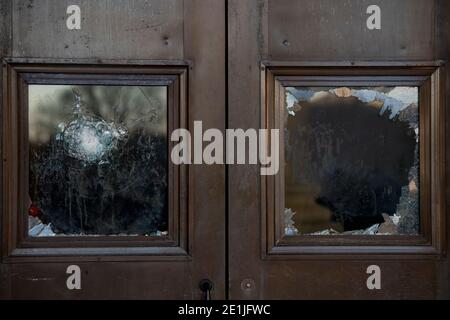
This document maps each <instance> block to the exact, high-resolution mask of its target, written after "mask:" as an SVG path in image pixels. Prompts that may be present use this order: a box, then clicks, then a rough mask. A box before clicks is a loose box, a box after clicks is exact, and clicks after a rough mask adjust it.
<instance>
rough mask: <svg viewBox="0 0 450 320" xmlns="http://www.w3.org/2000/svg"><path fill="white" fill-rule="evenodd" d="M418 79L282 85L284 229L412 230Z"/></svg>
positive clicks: (416, 222)
mask: <svg viewBox="0 0 450 320" xmlns="http://www.w3.org/2000/svg"><path fill="white" fill-rule="evenodd" d="M418 100H419V89H418V87H340V88H338V87H287V88H286V109H285V119H284V121H285V151H284V152H285V167H284V168H285V211H284V231H285V234H286V235H287V236H292V235H301V234H305V235H335V234H336V235H339V234H345V235H416V234H418V233H419V231H420V218H419V103H418Z"/></svg>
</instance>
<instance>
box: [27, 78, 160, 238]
mask: <svg viewBox="0 0 450 320" xmlns="http://www.w3.org/2000/svg"><path fill="white" fill-rule="evenodd" d="M28 96H29V101H28V106H29V114H28V119H29V120H28V125H29V182H30V184H29V185H30V187H29V212H28V213H29V218H28V219H29V220H28V221H29V230H28V233H29V236H32V237H40V236H94V235H97V236H101V235H110V236H112V235H117V236H120V235H133V236H138V235H142V236H162V235H166V234H167V228H168V159H167V153H168V150H167V88H166V87H165V86H101V85H100V86H94V85H92V86H91V85H85V86H69V85H29V87H28Z"/></svg>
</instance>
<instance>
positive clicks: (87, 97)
mask: <svg viewBox="0 0 450 320" xmlns="http://www.w3.org/2000/svg"><path fill="white" fill-rule="evenodd" d="M68 5H70V3H69V2H68V1H63V2H61V1H41V2H29V1H15V2H13V4H12V2H9V1H2V3H1V9H2V10H1V14H2V25H1V26H2V27H1V28H2V29H1V31H2V38H1V39H2V43H1V48H2V52H1V53H2V57H9V58H8V59H7V60H5V62H4V67H3V70H2V73H3V76H4V77H3V78H2V79H3V82H2V93H3V98H4V99H3V100H2V111H3V112H2V119H8V121H5V122H4V123H3V135H2V138H3V139H2V141H3V142H2V145H3V152H2V155H3V156H4V157H5V162H4V166H3V169H2V177H3V184H2V196H3V198H2V200H4V201H2V264H1V275H2V276H1V280H0V296H1V297H2V298H30V299H35V298H57V299H61V298H66V299H72V298H89V299H92V298H97V299H119V298H122V299H200V298H201V296H202V293H201V291H200V289H199V282H200V280H202V279H210V280H211V281H212V282H213V283H214V288H213V291H212V293H211V295H212V297H213V298H214V299H220V298H224V297H225V282H224V281H225V170H224V167H223V166H201V165H197V166H192V167H187V166H174V165H172V164H171V162H169V157H170V152H169V151H170V150H171V147H172V145H173V143H171V142H170V136H168V135H167V136H166V138H164V139H162V140H161V139H160V138H158V137H163V136H164V135H165V134H169V133H171V132H172V131H173V130H174V129H176V128H178V127H182V128H188V129H189V128H190V127H191V125H192V124H193V121H194V120H202V121H203V127H204V128H207V127H214V128H218V129H220V130H222V129H223V128H224V126H225V120H224V119H225V77H224V76H223V75H224V73H225V69H224V67H225V4H224V2H223V1H211V2H210V3H209V5H208V7H206V6H204V3H203V2H202V1H181V0H180V1H178V0H174V1H151V2H148V1H132V2H131V3H130V2H129V1H127V2H126V5H125V2H124V4H123V5H117V4H116V3H115V2H114V4H113V3H112V2H111V1H81V2H79V3H78V5H79V7H80V9H81V17H82V19H81V29H80V30H68V29H67V27H66V19H67V17H68V15H67V14H66V9H67V6H68ZM3 17H4V18H5V19H3ZM4 21H12V25H8V24H7V23H4ZM205 24H206V25H208V29H205V28H204V26H205ZM210 32H213V33H214V37H213V38H212V37H211V36H210ZM8 34H9V35H10V36H9V37H8ZM12 39H14V40H12ZM12 79H19V81H18V82H16V81H15V80H12ZM36 86H39V87H36ZM55 86H57V87H55ZM58 86H59V87H58ZM61 86H62V88H61ZM64 86H66V87H64ZM95 86H97V87H95ZM110 86H115V90H113V88H111V87H110ZM120 86H122V87H123V88H125V87H126V88H127V89H125V90H122V91H126V92H125V93H124V94H123V95H122V98H121V99H122V101H121V103H122V104H123V99H125V101H128V103H127V105H126V106H124V107H120V106H117V105H118V104H119V105H120V103H118V102H117V99H115V98H114V96H117V95H118V93H119V92H120V90H119V89H118V88H120ZM139 86H140V87H139ZM152 88H153V89H152ZM155 88H156V89H158V88H160V89H161V90H165V93H163V94H160V95H161V96H162V97H163V100H164V97H167V100H166V101H162V100H161V101H162V102H161V101H159V107H160V109H158V110H160V112H159V113H158V112H157V113H155V114H154V116H155V117H157V118H160V119H162V120H161V121H163V119H164V118H166V119H167V122H166V123H164V121H163V122H161V123H159V124H155V123H154V121H153V122H152V121H151V119H150V118H149V119H147V120H145V119H146V116H145V115H146V114H147V115H148V113H147V111H148V110H149V109H151V106H153V105H155V104H158V101H156V100H157V95H158V94H159V93H158V92H155ZM37 89H39V90H37ZM67 89H69V90H67ZM58 90H59V91H58ZM105 90H106V91H105ZM127 90H128V91H127ZM130 90H131V91H130ZM152 90H153V91H152ZM36 92H37V93H38V96H39V94H40V95H44V97H36ZM127 92H128V93H127ZM133 92H134V93H133ZM122 93H123V92H122ZM78 94H80V95H81V96H82V97H81V98H82V100H83V101H84V103H85V104H86V106H84V107H83V106H82V107H80V108H79V109H80V110H81V111H80V110H78V109H77V108H78V107H77V106H76V104H75V106H73V105H72V106H71V104H70V103H69V106H68V109H67V110H66V111H67V112H66V113H64V112H62V109H64V108H63V107H64V106H65V105H66V104H67V103H66V102H72V101H74V99H76V96H77V95H78ZM26 97H28V98H30V99H26ZM46 97H47V98H48V99H49V100H50V101H51V103H49V102H48V101H47V103H44V106H42V105H39V103H36V99H40V100H39V101H41V102H42V101H46V100H45V99H46ZM99 97H103V98H99ZM124 97H125V98H124ZM127 97H128V100H127ZM58 99H67V100H66V101H65V102H63V101H64V100H63V101H61V100H58ZM119 100H120V99H119ZM108 101H109V102H108ZM155 101H156V102H155ZM41 104H42V103H41ZM58 104H62V105H63V106H62V107H61V108H58ZM92 105H94V107H93V106H92ZM211 105H215V106H216V107H215V108H211V107H210V106H211ZM102 106H103V107H102ZM133 106H134V107H133ZM146 106H147V107H146ZM164 107H165V108H164ZM98 108H100V109H98ZM121 108H122V109H121ZM119 109H120V110H121V111H120V112H118V113H116V115H114V114H113V113H114V112H116V111H118V110H119ZM30 110H31V111H32V113H30V114H29V115H30V116H29V117H28V116H27V115H28V112H27V111H30ZM35 110H37V111H35ZM52 110H53V111H52ZM77 110H78V111H77ZM112 110H113V111H114V112H113V113H111V111H112ZM139 110H140V111H139ZM58 112H59V113H58ZM161 112H162V113H161ZM119 113H122V116H119ZM133 113H134V114H135V115H137V118H136V117H135V118H136V119H135V120H136V121H138V122H139V123H141V124H142V125H137V122H135V121H131V122H129V123H128V125H129V126H126V125H125V127H123V126H122V125H121V124H120V123H121V122H122V124H124V123H126V122H127V121H126V119H131V118H132V117H133ZM57 114H59V116H57ZM165 114H166V115H167V117H166V115H165ZM44 116H46V117H44ZM47 116H50V117H47ZM115 116H117V117H115ZM52 117H54V118H55V121H54V123H53V122H50V123H46V125H49V127H48V128H50V129H49V130H50V131H49V132H47V133H45V132H44V131H43V129H42V128H43V127H42V125H43V123H41V124H36V122H35V121H37V122H39V119H41V120H42V119H44V120H45V119H47V118H50V119H51V118H52ZM130 117H131V118H130ZM152 117H153V116H152ZM119 118H120V119H121V121H118V120H117V119H119ZM29 119H30V121H31V122H30V123H29V122H28V120H29ZM58 119H59V120H61V121H59V120H58ZM124 119H125V121H123V120H124ZM152 119H153V118H152ZM56 120H58V121H56ZM116 120H117V121H116ZM144 120H145V121H144ZM52 123H53V124H52ZM10 124H11V125H10ZM29 124H30V125H31V127H30V126H29ZM60 124H61V126H60ZM36 125H38V127H36ZM146 126H147V127H146ZM148 126H150V127H151V128H150V129H149V127H148ZM132 127H134V128H138V127H140V128H141V129H142V130H144V131H145V132H147V134H148V135H150V138H151V139H150V138H149V139H144V140H145V141H147V142H148V141H150V142H149V143H150V144H152V143H153V144H155V143H156V145H153V147H155V148H156V149H158V147H157V145H158V146H159V149H161V152H157V153H158V154H159V156H161V157H160V158H159V160H156V162H155V161H153V165H152V168H144V167H145V165H144V167H141V169H140V170H144V171H143V172H141V174H139V172H135V171H133V170H135V169H136V168H137V167H139V165H138V163H141V164H143V163H147V162H145V161H144V162H142V161H138V160H139V159H141V158H142V157H144V158H146V159H147V160H148V161H150V160H151V159H148V157H146V154H145V152H144V153H142V152H143V150H145V146H147V147H149V145H148V144H145V141H144V142H143V138H142V137H143V136H144V134H143V132H144V131H142V130H141V133H142V134H137V136H135V138H136V139H135V138H133V135H135V134H134V133H133V131H134V132H135V133H137V132H138V131H139V130H138V131H135V130H134V129H133V128H132ZM145 128H147V129H148V130H147V129H145ZM35 129H36V130H35ZM55 130H56V131H55ZM58 130H59V131H61V132H57V131H58ZM77 130H78V131H80V130H84V131H83V132H84V133H88V134H87V135H86V134H84V135H80V134H79V132H78V135H77ZM152 130H159V132H160V134H161V135H160V134H157V133H156V131H152ZM88 131H89V132H90V133H89V132H88ZM27 132H28V133H30V138H32V139H31V140H30V141H29V140H28V135H27ZM151 132H153V133H151ZM115 133H116V134H115ZM49 135H50V136H51V140H48V139H47V138H45V137H46V136H49ZM77 137H78V138H79V139H78V138H77ZM83 137H84V138H86V137H90V138H89V139H87V140H86V139H85V140H80V139H81V138H83ZM139 137H140V138H139ZM53 138H54V139H53ZM40 139H41V140H42V139H43V140H42V141H44V140H45V141H51V143H52V146H51V147H48V145H47V147H46V146H45V144H44V146H42V144H38V145H36V144H33V143H34V142H36V141H38V142H39V141H41V140H40ZM97 140H98V141H97ZM33 141H34V142H33ZM42 141H41V142H42ZM45 141H44V142H45ZM71 141H72V142H71ZM132 141H135V142H136V144H135V145H134V146H135V147H136V146H144V147H136V148H135V149H134V151H132V150H131V149H130V150H129V151H128V152H127V153H128V154H127V157H126V160H124V159H125V158H124V159H123V160H124V161H125V162H122V164H120V165H119V167H120V168H121V169H120V170H124V171H126V173H124V176H122V178H124V177H125V176H127V174H128V175H130V174H132V173H133V172H134V173H135V174H136V175H135V176H134V177H131V176H127V177H128V178H127V179H125V180H124V181H119V180H120V179H119V180H118V177H119V176H118V175H117V173H118V172H119V171H120V170H119V171H117V170H115V171H114V172H110V174H109V175H106V176H105V175H102V173H101V171H102V170H103V169H107V167H108V166H110V165H111V164H113V163H114V161H115V160H113V158H114V157H115V156H116V155H115V154H114V152H115V151H114V149H123V148H124V146H126V145H127V144H128V145H130V147H131V146H132V144H130V142H132ZM158 141H160V143H158ZM28 142H32V148H34V149H31V151H32V152H29V149H28V148H27V146H28ZM97 142H98V143H97ZM165 143H167V147H164V144H165ZM58 144H59V145H58ZM121 144H123V145H121ZM99 146H100V147H101V148H100V147H99ZM105 146H106V147H105ZM103 147H105V148H103ZM36 148H39V150H38V151H39V152H36V151H37V150H36ZM125 149H126V148H125ZM132 149H133V148H132ZM156 149H155V150H156ZM159 149H158V150H159ZM52 150H53V151H52ZM55 150H56V151H55ZM58 150H59V151H58ZM49 152H50V153H49ZM52 152H54V153H52ZM55 152H56V153H55ZM29 153H32V155H33V156H36V157H35V158H33V157H32V158H31V160H30V161H29ZM59 153H63V154H66V155H68V156H70V158H71V160H70V161H72V162H68V161H66V160H67V159H66V160H64V159H63V161H62V162H61V161H60V162H61V163H63V164H64V166H65V167H64V166H62V167H61V168H60V169H61V170H59V171H58V169H55V168H51V169H52V170H50V171H51V172H50V171H48V169H49V168H48V167H47V168H46V167H45V166H40V165H38V164H37V162H39V161H40V160H42V159H44V158H46V157H47V158H48V157H49V156H50V157H58V154H59ZM52 154H53V155H52ZM151 154H152V152H150V155H151ZM153 154H154V153H153ZM147 155H148V154H147ZM108 158H109V159H108ZM130 158H132V159H134V160H136V161H134V165H131V167H132V168H128V169H126V166H127V165H126V164H125V163H128V161H130ZM60 160H61V159H60ZM116 160H117V158H116ZM147 160H146V161H147ZM154 160H155V159H154ZM36 161H37V162H36ZM73 161H75V162H73ZM44 162H45V163H46V162H48V161H44ZM93 162H95V166H93ZM100 162H101V163H102V164H103V165H105V166H106V167H104V168H103V169H102V168H100ZM27 163H30V165H32V166H34V169H33V170H32V171H31V175H29V174H28V170H27V168H28V166H27ZM80 164H81V165H80ZM166 166H167V170H165V169H164V167H166ZM56 167H57V166H56ZM157 167H160V169H158V168H157ZM92 168H95V170H94V171H90V170H91V169H92ZM53 169H54V170H53ZM36 170H37V171H36ZM72 170H75V171H76V172H77V174H75V175H73V178H74V179H75V180H74V181H73V182H74V184H72V185H71V186H70V187H68V188H65V186H66V184H64V183H63V185H61V184H60V183H59V182H58V179H56V180H55V179H54V178H55V176H54V174H56V175H57V176H58V174H59V175H61V177H62V178H64V176H65V175H70V174H71V173H70V172H71V171H72ZM151 170H156V171H153V173H155V175H154V176H153V177H150V176H148V174H150V175H151V173H150V172H151ZM107 171H108V169H107ZM58 172H59V173H58ZM164 172H165V175H166V178H164V174H163V173H164ZM156 173H157V174H156ZM47 174H50V176H48V177H47V178H49V179H50V180H49V179H47V178H45V175H47ZM145 175H147V177H145ZM156 176H158V177H156ZM36 177H41V178H42V177H44V178H42V179H41V178H39V179H38V180H37V182H36V181H35V182H34V184H31V185H32V188H33V189H34V190H33V191H34V192H33V196H32V197H31V198H32V199H30V198H29V197H28V196H27V193H28V188H29V183H28V181H29V179H28V178H30V179H34V178H36ZM83 177H84V178H83ZM69 178H70V177H69ZM94 178H95V179H94ZM105 178H106V180H105ZM52 179H53V180H52ZM79 179H81V180H83V181H81V180H79ZM69 180H70V179H69ZM141 180H145V181H146V182H144V184H141V183H138V184H133V183H131V182H133V181H141ZM165 180H167V183H165V182H164V181H165ZM48 181H53V182H55V183H56V184H53V185H52V184H49V183H48ZM141 182H143V181H141ZM127 183H131V184H129V185H128V186H127V188H125V189H126V190H131V189H133V188H134V187H136V188H135V190H134V191H132V192H131V193H132V196H131V197H125V196H124V195H125V193H126V192H125V193H124V191H123V190H122V188H121V187H122V186H125V185H126V184H127ZM149 183H150V184H149ZM153 183H154V184H153ZM58 184H59V186H58ZM151 184H153V187H155V188H153V187H152V186H151ZM131 185H133V186H134V187H132V186H131ZM157 185H158V186H159V187H156V186H157ZM99 186H101V190H102V191H101V192H102V193H103V194H105V192H107V190H110V191H111V192H112V194H113V195H112V197H121V196H118V194H121V195H122V196H123V197H122V199H125V198H126V199H127V200H126V201H125V202H122V204H121V205H120V204H119V203H120V201H117V198H116V200H112V202H111V206H109V207H108V205H106V202H104V201H103V200H100V199H91V200H88V199H90V198H92V197H90V195H92V193H93V191H92V190H94V189H95V190H96V192H98V190H99V189H98V188H99ZM130 187H131V189H130ZM92 188H94V189H92ZM46 189H47V190H46ZM56 189H61V190H60V191H61V192H60V193H61V197H62V198H61V199H58V196H56V195H57V194H59V193H54V194H53V195H52V190H53V191H55V190H56ZM150 189H152V190H153V191H154V192H153V191H152V192H150V191H149V190H150ZM164 190H166V191H164ZM16 191H17V192H16ZM72 191H74V192H75V193H76V195H77V196H74V197H72V194H71V192H72ZM158 194H159V195H160V196H159V197H158V196H157V195H158ZM49 195H50V198H49V197H48V196H49ZM67 199H69V200H67ZM71 199H73V201H72V200H71ZM131 199H134V200H132V201H131V202H130V200H131ZM158 199H159V200H158ZM164 199H167V200H166V201H165V200H164ZM30 202H31V203H32V206H31V210H30V207H29V205H30ZM37 204H39V205H37ZM58 204H60V205H58ZM148 206H149V207H148ZM61 208H65V210H66V211H69V213H70V212H73V213H74V215H73V216H71V218H70V219H69V218H67V217H66V218H67V219H66V218H64V215H63V214H62V213H63V212H59V211H58V210H61ZM108 208H109V209H108ZM120 208H122V209H123V210H121V209H120ZM145 208H147V209H145ZM149 208H150V209H152V210H153V211H155V210H156V211H158V212H159V213H158V214H156V215H155V214H154V213H153V214H152V215H149V214H145V212H147V213H148V212H149V210H150V209H149ZM158 208H159V209H158ZM43 210H45V211H46V212H45V214H42V213H41V214H40V213H39V211H43ZM136 210H138V211H142V212H144V215H139V214H135V213H136V212H137V211H136ZM63 211H64V210H63ZM58 212H59V213H58ZM133 212H134V213H133ZM29 213H32V214H34V213H36V215H37V217H38V218H37V219H42V220H40V221H39V220H37V223H36V221H34V222H33V223H35V224H36V225H35V227H42V226H44V227H46V228H47V229H46V231H50V232H49V233H45V232H44V233H40V234H41V235H46V237H30V236H29V234H28V219H29V218H28V214H29ZM75 213H77V214H75ZM80 213H83V214H81V215H80ZM90 214H92V216H91V215H90ZM136 215H137V216H141V218H142V219H141V218H139V219H137V220H136V219H135V218H136ZM132 216H133V217H132ZM156 216H160V217H161V219H159V220H158V219H157V218H156ZM96 217H97V218H96ZM125 217H128V218H126V219H125V220H123V218H125ZM92 218H94V220H91V219H92ZM129 218H131V219H132V220H130V219H129ZM155 218H156V220H158V221H159V222H157V221H156V220H155ZM30 219H31V218H30ZM96 219H97V220H96ZM98 219H99V220H98ZM119 221H121V222H120V223H119ZM150 221H154V222H156V224H157V225H158V226H161V227H162V228H163V229H166V227H167V231H166V230H162V229H161V230H157V229H158V228H156V229H155V228H153V229H154V230H153V231H151V230H150V229H152V228H150V229H149V228H148V227H149V226H150V225H151V224H152V223H151V222H150ZM120 225H121V226H120ZM117 227H118V228H117ZM155 227H156V225H155ZM82 229H83V230H82ZM133 230H134V231H133ZM147 230H148V231H150V232H147ZM37 233H39V232H37ZM52 233H56V234H57V235H55V236H53V235H52ZM63 234H64V235H63ZM94 234H95V236H92V235H94ZM111 234H114V236H111ZM108 235H109V236H108ZM71 265H75V266H79V267H80V270H81V289H80V290H69V289H68V287H67V285H66V281H67V279H68V277H69V276H70V274H68V273H66V271H67V268H68V267H69V266H71Z"/></svg>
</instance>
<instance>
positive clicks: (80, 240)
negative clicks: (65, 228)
mask: <svg viewBox="0 0 450 320" xmlns="http://www.w3.org/2000/svg"><path fill="white" fill-rule="evenodd" d="M187 72H188V63H186V62H183V61H181V62H165V61H164V62H157V61H152V62H145V61H136V62H133V61H126V63H125V64H123V63H116V62H114V61H111V62H102V63H99V62H98V61H97V62H96V61H92V62H85V61H83V62H79V63H77V62H74V61H70V62H67V61H59V60H57V59H51V60H35V61H32V60H26V59H4V61H3V84H4V85H3V106H4V109H3V114H2V115H3V116H2V128H3V136H2V155H3V179H2V190H3V208H2V229H1V230H2V243H3V246H2V259H3V261H4V262H17V261H28V260H29V259H31V260H30V261H34V262H35V261H36V259H38V260H42V261H53V260H56V261H60V260H65V259H67V258H68V257H77V260H83V261H84V260H88V261H89V260H92V259H95V261H99V260H102V261H103V260H112V261H122V260H123V261H129V260H163V261H166V260H186V259H188V260H189V259H190V256H189V242H190V241H189V237H191V236H192V232H190V230H189V226H192V224H191V223H189V219H191V218H192V215H191V214H189V207H190V206H189V203H188V201H189V197H188V190H192V187H191V186H190V179H188V177H189V172H188V168H187V167H186V166H177V165H174V164H173V163H172V162H171V161H170V152H171V150H172V147H173V146H174V144H175V143H174V142H172V141H170V133H171V132H172V131H173V130H174V129H176V128H188V111H187ZM30 84H50V85H52V84H55V85H58V84H60V85H153V86H166V87H167V98H168V104H167V106H168V112H167V114H168V115H167V117H168V136H167V139H168V142H167V147H168V148H167V152H168V182H169V183H168V219H169V221H168V222H169V225H168V235H167V236H148V237H146V236H114V237H108V236H95V237H89V236H74V237H72V236H71V237H65V236H60V237H59V236H54V237H29V236H28V222H27V219H28V218H27V217H28V214H27V208H26V204H27V202H28V201H27V195H28V188H29V182H28V175H29V172H28V160H29V159H28V152H29V150H28V149H29V145H28V85H30ZM94 256H95V257H94Z"/></svg>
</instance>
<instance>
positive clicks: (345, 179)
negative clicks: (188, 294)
mask: <svg viewBox="0 0 450 320" xmlns="http://www.w3.org/2000/svg"><path fill="white" fill-rule="evenodd" d="M371 5H377V7H378V8H375V9H374V8H373V6H372V8H370V7H371ZM378 9H379V13H380V15H379V18H380V19H381V24H380V25H379V26H380V27H381V29H379V28H378V26H373V23H376V21H374V20H372V18H374V16H373V14H374V13H375V12H376V11H377V10H378ZM374 10H375V11H374ZM449 12H450V8H449V6H448V2H447V1H425V0H411V1H384V0H380V1H356V0H355V1H353V0H349V1H332V0H329V1H328V0H323V1H308V0H301V1H294V0H277V1H256V0H255V1H252V0H249V1H240V0H233V1H228V25H229V33H228V41H229V54H228V79H229V80H228V89H229V91H228V97H229V109H228V119H229V121H228V127H230V128H267V129H278V130H279V134H280V139H279V140H278V141H279V150H280V171H279V173H278V174H277V175H275V176H260V172H259V167H257V166H251V165H241V166H231V167H230V168H229V185H228V193H229V199H228V204H229V205H228V207H229V226H228V228H229V238H228V241H229V273H230V276H229V279H230V283H229V287H230V292H229V297H230V298H232V299H260V298H263V299H324V298H330V299H357V298H364V299H407V298H424V299H435V298H448V297H449V282H448V275H449V269H448V257H447V253H446V248H447V247H448V237H446V234H447V233H448V230H449V227H448V226H449V224H448V220H449V219H446V217H448V214H447V213H446V212H447V211H448V210H447V208H448V206H447V205H446V199H448V192H446V189H445V177H446V176H448V173H447V171H446V168H448V157H447V160H445V151H444V149H445V146H446V145H448V143H446V142H445V141H447V140H446V139H448V134H447V135H445V133H444V132H445V130H444V129H445V124H446V123H448V122H449V121H446V120H445V119H446V118H447V117H448V115H447V113H446V112H445V110H448V101H449V100H448V94H449V89H448V88H449V85H448V83H449V81H448V75H447V73H446V71H445V63H444V62H442V61H440V60H448V58H449V52H448V45H449V33H448V30H449V27H448V13H449ZM375 14H377V13H375ZM368 20H369V21H368ZM446 21H447V22H446ZM446 80H447V81H446ZM445 83H447V84H445ZM400 91H403V92H407V91H408V92H410V93H412V95H409V94H406V96H410V97H411V98H412V97H414V99H413V100H414V101H413V100H410V101H404V102H399V104H398V106H399V108H398V109H395V108H394V109H392V106H393V105H392V104H391V102H392V103H394V104H395V102H394V100H395V99H400V100H402V99H403V98H399V96H397V97H396V98H394V100H390V102H389V101H387V100H386V97H394V96H396V93H397V92H400ZM366 94H368V95H366ZM404 97H405V96H404ZM446 97H447V99H445V98H446ZM388 100H389V99H388ZM445 100H447V102H445ZM383 106H384V107H383ZM383 108H384V109H383ZM405 109H409V111H412V110H413V109H414V110H415V111H413V113H414V114H415V116H414V117H415V120H414V121H415V122H414V123H413V122H411V118H409V120H406V119H405V118H404V117H403V115H404V114H405V111H404V110H405ZM352 110H353V111H352ZM366 111H367V112H368V113H366ZM369 114H371V115H372V116H370V115H369ZM370 119H372V120H370ZM405 120H406V122H405ZM372 121H373V122H372ZM385 125H386V126H385ZM388 127H392V129H393V131H391V129H388ZM395 127H397V129H399V128H400V127H402V128H403V129H399V130H400V131H397V129H395ZM402 130H406V131H409V130H416V131H415V132H416V133H415V134H412V133H410V134H406V136H409V137H410V138H413V137H414V136H416V140H414V138H413V139H412V140H410V142H407V141H406V140H402V139H401V138H400V136H402V135H403V134H402V133H401V131H402ZM394 131H395V132H397V133H400V136H397V134H396V133H394ZM404 132H405V131H404ZM410 132H411V131H410ZM447 132H448V131H447ZM406 136H404V137H406ZM446 137H447V138H446ZM407 140H408V139H407ZM409 143H412V145H411V149H409V151H408V150H407V149H408V147H407V146H408V144H409ZM413 145H416V147H414V146H413ZM405 148H406V149H405ZM414 150H416V151H414ZM394 154H397V155H399V156H400V158H402V159H403V160H400V158H397V159H395V158H396V156H395V155H394ZM407 154H410V156H411V158H410V160H409V161H412V162H409V164H408V165H406V163H405V162H403V161H404V160H406V158H405V157H404V156H406V157H408V156H407ZM447 155H448V152H447ZM413 158H415V159H416V160H412V159H413ZM407 162H408V161H407ZM400 163H402V164H400ZM405 165H406V167H405ZM416 165H418V166H419V167H420V169H418V168H414V167H415V166H416ZM394 167H395V169H394ZM402 168H403V169H402ZM400 172H403V173H402V175H403V174H404V178H400V176H398V175H397V174H399V173H400ZM413 172H416V173H417V174H414V173H413ZM402 190H403V191H402ZM414 199H415V200H414ZM405 201H406V202H405ZM294 213H295V214H294ZM396 219H398V220H396ZM406 225H408V227H406ZM377 275H379V278H378V280H379V282H377V280H376V279H375V278H376V277H377Z"/></svg>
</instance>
